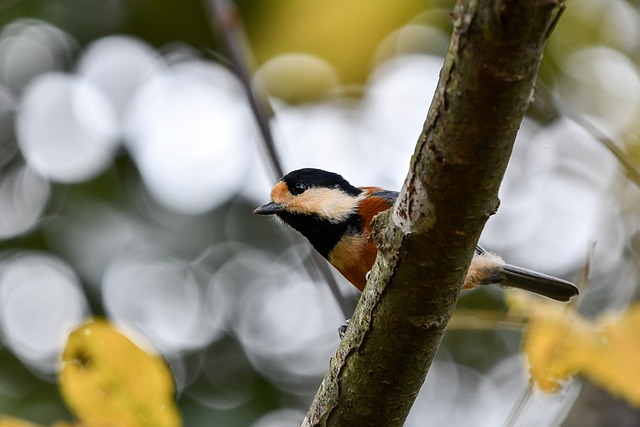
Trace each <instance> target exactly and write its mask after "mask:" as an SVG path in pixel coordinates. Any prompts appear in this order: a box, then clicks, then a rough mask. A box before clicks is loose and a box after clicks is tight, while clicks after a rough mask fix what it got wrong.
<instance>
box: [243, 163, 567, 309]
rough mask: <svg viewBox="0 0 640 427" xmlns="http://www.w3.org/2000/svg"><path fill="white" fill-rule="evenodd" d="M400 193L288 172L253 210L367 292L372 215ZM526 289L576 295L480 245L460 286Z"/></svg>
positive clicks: (558, 296)
mask: <svg viewBox="0 0 640 427" xmlns="http://www.w3.org/2000/svg"><path fill="white" fill-rule="evenodd" d="M397 198H398V192H397V191H392V190H385V189H383V188H380V187H355V186H353V185H351V184H350V183H349V182H348V181H347V180H346V179H344V178H343V177H342V176H341V175H339V174H337V173H334V172H328V171H325V170H322V169H314V168H304V169H298V170H294V171H292V172H289V173H288V174H286V175H285V176H284V177H282V178H281V179H280V180H279V181H278V182H277V183H276V184H275V186H274V187H273V189H272V190H271V200H270V201H269V202H267V203H265V204H263V205H261V206H259V207H258V208H256V209H255V210H254V211H253V213H254V214H256V215H269V216H272V217H274V218H276V219H277V221H278V222H281V223H284V224H285V225H287V226H289V227H291V228H293V229H294V230H296V231H298V232H299V233H300V234H302V235H303V236H304V237H306V238H307V240H309V242H310V243H311V245H312V246H313V247H314V248H315V250H316V251H318V252H319V253H320V254H321V255H322V256H323V257H324V258H325V259H327V260H328V261H329V263H330V264H331V265H333V266H334V267H335V268H336V269H337V270H338V271H339V272H340V273H341V274H342V275H343V276H344V277H345V278H346V279H347V280H348V281H349V282H350V283H351V284H353V285H354V286H355V287H356V288H357V289H358V290H359V291H361V292H362V291H363V290H364V287H365V285H366V283H367V278H368V274H369V272H370V271H371V268H372V267H373V264H374V262H375V259H376V255H377V251H378V249H377V246H376V243H375V241H374V238H373V236H372V224H371V222H372V220H373V218H374V217H375V216H376V215H377V214H379V213H380V212H383V211H385V210H387V209H390V208H391V207H392V206H393V205H394V203H395V201H396V199H397ZM490 284H496V285H499V286H502V287H512V288H518V289H523V290H526V291H529V292H533V293H535V294H538V295H542V296H544V297H547V298H551V299H553V300H556V301H562V302H568V301H570V300H571V299H572V298H573V297H575V296H576V295H578V293H579V291H578V288H577V287H576V286H575V285H574V284H573V283H571V282H568V281H566V280H563V279H560V278H557V277H553V276H549V275H546V274H543V273H539V272H537V271H533V270H529V269H526V268H522V267H517V266H514V265H511V264H507V263H506V262H505V261H504V260H503V259H502V258H501V257H500V256H499V255H497V254H495V253H493V252H489V251H486V250H485V249H484V248H482V247H481V246H479V245H478V246H476V249H475V252H474V255H473V258H472V260H471V264H470V266H469V269H468V270H467V274H466V276H465V279H464V283H463V286H462V289H464V290H471V289H474V288H477V287H479V286H482V285H490Z"/></svg>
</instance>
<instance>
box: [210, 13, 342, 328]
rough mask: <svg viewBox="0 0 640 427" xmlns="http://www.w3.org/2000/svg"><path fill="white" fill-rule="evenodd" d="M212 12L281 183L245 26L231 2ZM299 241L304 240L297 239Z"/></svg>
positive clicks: (321, 267)
mask: <svg viewBox="0 0 640 427" xmlns="http://www.w3.org/2000/svg"><path fill="white" fill-rule="evenodd" d="M205 2H206V6H207V8H208V10H209V14H208V15H209V18H210V20H209V24H210V25H211V28H212V29H213V30H217V31H219V33H220V35H221V37H222V40H223V42H224V45H225V49H226V50H227V54H228V55H229V60H230V61H231V64H232V65H233V67H234V71H235V72H236V75H237V76H238V78H239V79H240V81H241V83H242V85H243V87H244V90H245V94H246V96H247V99H248V101H249V104H250V106H251V110H252V112H253V115H254V118H255V120H256V123H257V125H258V129H259V130H260V134H261V136H262V142H263V145H264V148H265V151H266V153H267V157H268V158H269V163H270V166H271V170H272V171H273V175H274V180H276V181H277V180H279V179H280V178H281V177H282V176H283V175H284V168H283V167H282V162H281V161H280V156H279V155H278V150H277V148H276V145H275V141H274V138H273V134H272V133H271V128H270V127H269V121H270V119H272V118H273V109H272V108H271V106H270V104H269V101H268V100H267V99H266V96H264V94H262V93H261V92H260V91H259V90H258V89H257V88H256V87H255V85H254V84H253V83H252V80H253V79H252V75H253V72H252V68H253V67H252V66H251V62H250V60H249V58H251V55H250V51H249V48H248V46H249V44H248V42H247V38H246V35H245V32H244V29H243V28H242V22H241V20H240V16H239V14H238V11H237V9H236V8H235V6H234V4H233V3H232V2H231V1H229V0H205ZM296 238H297V239H300V240H302V239H301V238H300V237H298V236H297V235H296ZM311 254H312V255H311V257H310V258H308V261H307V262H305V264H304V265H305V268H306V269H307V272H308V273H309V274H310V275H311V276H313V275H314V274H313V273H314V272H315V271H319V272H320V275H321V276H322V277H323V278H324V280H325V282H326V283H327V285H328V286H329V289H330V290H331V293H332V295H333V297H334V298H335V299H336V302H337V303H338V305H339V306H340V309H341V310H342V314H343V315H344V317H345V318H350V317H351V313H352V312H353V306H352V304H350V303H349V302H348V301H347V299H346V298H345V297H344V296H343V295H342V293H341V292H340V288H339V287H338V283H337V282H336V279H335V277H334V276H333V273H332V272H331V269H330V268H329V265H328V264H327V262H326V260H325V259H324V258H322V256H321V255H320V254H318V253H316V252H315V251H313V250H312V251H311Z"/></svg>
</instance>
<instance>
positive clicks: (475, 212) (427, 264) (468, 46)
mask: <svg viewBox="0 0 640 427" xmlns="http://www.w3.org/2000/svg"><path fill="white" fill-rule="evenodd" d="M562 7H563V1H562V0H459V1H458V2H457V4H456V6H455V9H454V11H453V14H452V17H453V21H454V31H453V35H452V39H451V44H450V47H449V51H448V53H447V56H446V59H445V63H444V66H443V69H442V71H441V74H440V81H439V83H438V87H437V90H436V93H435V95H434V99H433V101H432V104H431V107H430V109H429V112H428V116H427V119H426V122H425V124H424V129H423V132H422V134H421V135H420V138H419V140H418V143H417V146H416V150H415V153H414V155H413V158H412V161H411V169H410V172H409V174H408V176H407V178H406V181H405V184H404V186H403V189H402V191H401V194H400V197H399V199H398V203H397V204H396V206H395V207H394V209H392V210H390V211H388V212H387V213H386V214H383V215H379V216H378V218H377V219H376V236H377V242H378V246H379V254H378V258H377V261H376V265H375V267H374V269H373V271H372V274H371V277H370V279H369V284H368V285H367V288H366V289H365V291H364V293H363V294H362V297H361V299H360V302H359V304H358V307H357V308H356V312H355V314H354V316H353V318H352V320H351V324H350V327H349V329H348V331H347V335H346V336H345V338H344V340H343V341H342V343H341V345H340V347H339V349H338V351H337V353H336V355H335V356H334V357H333V358H332V360H331V362H330V367H329V370H328V372H327V373H326V375H325V378H324V380H323V381H322V384H321V386H320V389H319V390H318V393H317V395H316V397H315V399H314V401H313V403H312V404H311V407H310V409H309V412H308V413H307V417H306V418H305V420H304V422H303V426H340V427H349V426H384V427H392V426H401V425H403V423H404V420H405V419H406V417H407V415H408V413H409V410H410V409H411V406H412V404H413V401H414V400H415V397H416V395H417V394H418V391H419V390H420V387H421V385H422V383H423V382H424V379H425V377H426V374H427V371H428V369H429V366H430V364H431V362H432V360H433V358H434V355H435V353H436V350H437V348H438V345H439V343H440V341H441V338H442V335H443V333H444V331H445V328H446V325H447V322H448V321H449V318H450V316H451V314H452V312H453V310H454V308H455V305H456V301H457V299H458V296H459V292H460V286H461V283H462V280H463V277H464V274H465V272H466V270H467V268H468V265H469V262H470V260H471V256H472V253H473V248H474V246H475V244H476V243H477V241H478V238H479V236H480V233H481V231H482V228H483V227H484V224H485V222H486V220H487V219H488V218H489V216H490V215H491V214H492V213H493V212H494V211H495V210H496V209H497V207H498V197H497V194H498V188H499V186H500V182H501V180H502V177H503V175H504V172H505V169H506V166H507V162H508V159H509V156H510V154H511V150H512V146H513V142H514V139H515V136H516V133H517V131H518V128H519V126H520V123H521V121H522V118H523V117H524V114H525V111H526V110H527V106H528V105H529V102H530V99H531V97H532V94H533V90H534V82H535V79H536V74H537V70H538V67H539V65H540V61H541V59H542V54H543V50H544V46H545V43H546V41H547V38H548V36H549V33H550V32H551V30H552V28H553V25H554V23H555V20H556V19H557V17H558V16H559V13H560V11H561V10H562ZM389 143H393V141H389Z"/></svg>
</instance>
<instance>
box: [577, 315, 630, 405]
mask: <svg viewBox="0 0 640 427" xmlns="http://www.w3.org/2000/svg"><path fill="white" fill-rule="evenodd" d="M598 325H599V326H600V329H601V332H600V336H599V339H598V340H597V341H596V342H594V344H593V346H592V348H591V349H590V351H589V355H590V357H589V358H587V359H586V360H585V363H584V365H583V366H582V370H583V372H584V374H585V375H586V376H588V377H589V378H590V379H591V380H592V381H593V382H595V383H597V384H599V385H600V386H601V387H603V388H605V389H607V390H609V392H610V393H611V394H613V395H617V396H621V397H623V398H625V399H626V400H627V401H628V402H629V403H631V404H633V405H636V406H640V363H638V358H640V304H636V305H633V306H631V307H629V308H628V309H627V311H625V312H624V313H623V314H622V316H619V317H617V318H612V317H610V316H603V317H602V318H601V319H600V320H599V321H598Z"/></svg>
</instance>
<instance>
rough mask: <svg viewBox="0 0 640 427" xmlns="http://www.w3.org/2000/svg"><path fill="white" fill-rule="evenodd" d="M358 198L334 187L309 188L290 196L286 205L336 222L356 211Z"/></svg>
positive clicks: (288, 207)
mask: <svg viewBox="0 0 640 427" xmlns="http://www.w3.org/2000/svg"><path fill="white" fill-rule="evenodd" d="M360 199H361V197H360V196H351V195H349V194H347V193H345V192H344V191H341V190H339V189H336V188H310V189H308V190H307V191H305V192H304V193H302V194H300V195H299V196H293V197H291V199H290V200H289V202H288V203H287V204H286V207H287V210H288V211H289V212H292V213H300V214H312V215H318V216H319V217H320V218H323V219H326V220H328V221H331V222H334V223H337V222H341V221H344V220H345V219H347V217H348V216H349V215H351V214H352V213H354V212H355V211H356V209H357V207H358V202H359V201H360ZM274 201H275V200H274ZM276 203H278V202H277V201H276Z"/></svg>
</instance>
